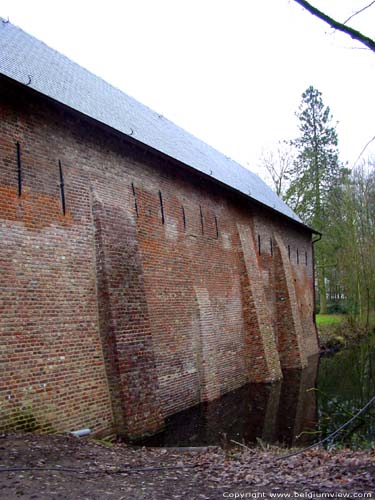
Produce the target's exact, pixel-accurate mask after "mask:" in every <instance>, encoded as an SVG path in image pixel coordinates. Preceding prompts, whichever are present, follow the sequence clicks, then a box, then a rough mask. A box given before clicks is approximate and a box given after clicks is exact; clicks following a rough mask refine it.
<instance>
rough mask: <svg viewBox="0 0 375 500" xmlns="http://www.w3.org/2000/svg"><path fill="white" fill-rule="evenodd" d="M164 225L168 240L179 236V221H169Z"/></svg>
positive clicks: (173, 239)
mask: <svg viewBox="0 0 375 500" xmlns="http://www.w3.org/2000/svg"><path fill="white" fill-rule="evenodd" d="M164 227H165V237H166V238H167V239H168V240H172V241H176V240H177V237H178V229H177V222H175V221H168V222H167V223H166V224H165V226H164Z"/></svg>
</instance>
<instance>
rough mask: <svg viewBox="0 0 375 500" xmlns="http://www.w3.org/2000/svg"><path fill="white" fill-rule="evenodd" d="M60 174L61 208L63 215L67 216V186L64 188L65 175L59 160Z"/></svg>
mask: <svg viewBox="0 0 375 500" xmlns="http://www.w3.org/2000/svg"><path fill="white" fill-rule="evenodd" d="M59 173H60V195H61V207H62V211H63V214H64V215H65V186H64V174H63V169H62V165H61V161H60V160H59Z"/></svg>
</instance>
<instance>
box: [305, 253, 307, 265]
mask: <svg viewBox="0 0 375 500" xmlns="http://www.w3.org/2000/svg"><path fill="white" fill-rule="evenodd" d="M305 264H306V266H307V252H305Z"/></svg>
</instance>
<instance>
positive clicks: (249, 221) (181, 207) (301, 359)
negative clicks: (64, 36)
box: [0, 80, 317, 437]
mask: <svg viewBox="0 0 375 500" xmlns="http://www.w3.org/2000/svg"><path fill="white" fill-rule="evenodd" d="M134 137H135V138H136V131H135V135H134ZM17 142H18V143H19V151H20V158H21V170H22V183H21V187H22V192H21V194H20V193H19V175H18V168H19V166H18V161H17V145H16V144H17ZM59 161H60V162H61V166H62V171H63V175H64V194H65V204H66V211H65V214H64V213H63V205H62V193H61V186H60V172H59ZM197 161H198V159H197ZM297 250H298V259H297V257H296V256H297ZM0 269H1V274H0V333H1V348H2V358H3V359H4V363H2V368H1V371H2V373H1V381H2V383H1V387H0V401H1V403H0V405H1V406H0V410H1V417H0V427H1V428H16V429H18V428H19V429H21V428H22V429H24V428H27V427H28V426H29V427H41V428H43V429H53V430H57V431H65V430H73V429H77V428H82V427H90V428H92V429H93V431H94V432H96V433H98V434H99V433H108V432H118V433H123V434H127V435H129V436H131V437H137V436H140V435H142V434H144V433H147V432H149V433H153V432H155V431H157V430H158V429H160V428H161V427H162V426H163V421H164V418H165V417H166V416H168V415H171V414H173V413H176V412H178V411H181V410H183V409H186V408H188V407H190V406H193V405H195V404H197V403H199V402H201V401H211V400H214V399H216V398H218V397H220V395H222V394H224V393H227V392H229V391H231V390H233V389H236V388H238V387H240V386H242V385H244V384H245V383H246V382H249V381H272V380H276V379H279V378H281V376H282V373H281V369H282V368H284V367H285V368H290V367H293V368H301V367H303V366H305V365H306V358H307V357H308V356H309V355H310V354H313V353H315V352H316V351H317V337H316V330H315V326H314V323H313V286H312V280H313V267H312V247H311V234H310V233H309V232H308V231H307V230H305V229H303V228H300V227H299V226H297V225H296V224H294V223H290V222H288V221H287V220H286V219H285V218H282V217H280V216H278V215H277V214H274V213H271V211H267V210H266V209H263V208H262V207H260V206H258V205H256V204H255V203H254V204H253V203H251V202H250V201H247V200H244V199H241V198H239V197H238V196H236V195H235V194H234V193H231V192H230V191H229V190H228V189H226V188H224V187H221V186H219V185H217V184H214V183H213V182H211V181H210V180H207V179H205V178H203V177H200V176H199V175H198V174H195V173H193V172H192V171H191V170H189V169H187V168H185V167H183V166H181V165H178V164H176V163H175V162H173V161H172V160H168V159H167V158H162V157H160V156H157V155H155V154H153V153H151V152H149V151H146V150H145V149H142V148H141V147H138V146H136V145H134V144H131V143H130V142H129V141H128V140H126V138H125V139H124V138H121V137H119V136H118V135H116V134H114V133H112V132H111V131H107V130H104V129H103V128H99V127H98V126H96V125H95V124H94V123H90V122H89V121H88V120H86V119H84V118H83V117H80V116H79V115H78V114H76V113H73V112H70V111H68V110H67V109H64V108H63V107H62V106H60V105H57V104H55V103H53V102H51V101H48V100H47V99H43V98H41V97H39V96H37V95H34V94H33V93H32V92H29V91H27V90H23V89H21V88H19V87H17V86H13V85H12V84H10V83H9V82H8V81H6V80H1V81H0Z"/></svg>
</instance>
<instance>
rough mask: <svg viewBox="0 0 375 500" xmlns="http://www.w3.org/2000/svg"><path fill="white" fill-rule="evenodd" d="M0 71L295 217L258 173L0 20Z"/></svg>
mask: <svg viewBox="0 0 375 500" xmlns="http://www.w3.org/2000/svg"><path fill="white" fill-rule="evenodd" d="M0 20H1V21H0V73H2V74H4V75H6V76H7V77H9V78H11V79H13V80H16V81H17V82H19V83H22V84H25V85H27V84H28V86H29V87H31V88H32V89H34V90H36V91H38V92H40V93H41V94H44V95H46V96H48V97H51V98H52V99H54V100H56V101H58V102H60V103H62V104H65V105H67V106H69V107H70V108H73V109H75V110H77V111H79V112H81V113H83V114H85V115H87V116H89V117H91V118H93V119H95V120H97V121H99V122H101V123H104V124H106V125H108V126H110V127H112V128H113V129H115V130H117V131H119V132H122V133H124V134H127V135H131V136H132V138H133V139H136V140H137V141H139V142H141V143H143V144H146V145H147V146H150V147H151V148H153V149H156V150H158V151H160V152H162V153H164V154H166V155H168V156H170V157H172V158H174V159H176V160H179V161H180V162H182V163H184V164H186V165H188V166H190V167H192V168H194V169H195V170H198V171H199V172H202V173H204V174H207V175H209V176H211V177H212V178H214V179H216V180H218V181H220V182H222V183H224V184H226V185H228V186H230V187H232V188H234V189H236V190H237V191H240V192H241V193H243V194H245V195H246V196H248V197H250V198H252V199H254V200H256V201H258V202H260V203H262V204H264V205H267V206H269V207H271V208H273V209H274V210H276V211H278V212H280V213H282V214H283V215H285V216H287V217H289V218H291V219H293V220H295V221H297V222H300V223H301V222H302V221H301V219H300V218H299V217H298V216H297V215H296V214H295V213H294V212H293V211H292V210H291V209H290V208H289V207H288V206H287V205H286V204H285V203H284V202H283V201H282V200H281V199H280V198H279V197H278V196H277V195H276V194H275V193H274V192H273V191H272V189H270V188H269V187H268V186H267V184H265V183H264V182H263V181H262V180H261V179H260V178H259V177H258V176H257V175H255V174H254V173H252V172H250V171H249V170H247V169H246V168H244V167H242V166H241V165H239V164H238V163H236V162H235V161H233V160H231V159H230V158H228V157H226V156H224V155H223V154H222V153H219V152H218V151H216V150H215V149H213V148H212V147H210V146H208V145H207V144H205V143H204V142H202V141H200V140H199V139H197V138H195V137H194V136H192V135H191V134H189V133H188V132H186V131H185V130H183V129H181V128H180V127H178V126H176V125H174V124H173V123H172V122H170V121H169V120H167V119H166V118H164V117H162V116H161V115H159V114H158V113H155V112H154V111H152V110H151V109H149V108H148V107H146V106H144V105H143V104H140V103H139V102H137V101H136V100H135V99H133V98H132V97H129V96H128V95H126V94H124V93H123V92H121V91H120V90H118V89H116V88H115V87H112V86H111V85H110V84H108V83H107V82H105V81H104V80H102V79H101V78H99V77H97V76H95V75H93V74H92V73H90V72H89V71H87V70H86V69H84V68H82V67H81V66H79V65H78V64H76V63H74V62H73V61H71V60H70V59H68V58H67V57H65V56H63V55H62V54H60V53H59V52H56V51H55V50H53V49H51V48H50V47H48V46H47V45H45V44H44V43H43V42H41V41H39V40H37V39H36V38H34V37H32V36H31V35H29V34H27V33H25V32H24V31H22V30H21V29H20V28H17V27H16V26H14V25H12V24H11V23H8V22H5V21H4V20H2V19H1V18H0Z"/></svg>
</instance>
